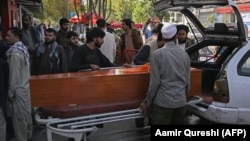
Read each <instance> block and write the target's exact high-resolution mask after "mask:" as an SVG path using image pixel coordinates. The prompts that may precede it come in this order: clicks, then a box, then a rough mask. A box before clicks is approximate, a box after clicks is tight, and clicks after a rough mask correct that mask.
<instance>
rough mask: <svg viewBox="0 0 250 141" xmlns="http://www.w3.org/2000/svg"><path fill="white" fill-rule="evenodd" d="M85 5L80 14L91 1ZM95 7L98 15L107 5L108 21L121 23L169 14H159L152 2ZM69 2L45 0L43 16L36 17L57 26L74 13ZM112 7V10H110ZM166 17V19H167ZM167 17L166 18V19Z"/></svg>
mask: <svg viewBox="0 0 250 141" xmlns="http://www.w3.org/2000/svg"><path fill="white" fill-rule="evenodd" d="M86 1H87V3H85V5H82V6H79V5H78V7H77V10H78V12H79V13H83V12H87V11H88V10H89V9H88V8H89V6H88V5H87V4H90V0H86ZM92 1H93V3H94V4H97V5H95V7H96V9H95V11H96V12H97V13H98V12H99V11H100V7H99V6H98V4H101V5H104V4H106V8H103V7H102V10H103V11H102V12H106V13H105V14H103V13H101V14H103V15H105V16H106V17H105V18H106V19H107V20H108V21H120V20H122V19H124V18H130V19H132V20H133V21H135V22H145V21H146V20H147V19H148V18H149V17H153V16H155V15H157V16H158V17H160V18H161V19H162V18H163V17H165V16H166V15H167V16H168V14H166V13H158V12H157V11H155V10H154V7H153V6H152V0H115V1H114V0H92ZM68 4H69V3H68V1H67V0H43V14H36V15H35V17H37V18H39V19H41V21H43V22H46V21H50V22H51V23H52V24H56V23H57V22H58V20H59V19H60V18H62V17H68V16H69V13H68V12H69V11H74V10H75V9H74V6H72V3H71V4H70V5H68ZM110 7H111V8H110ZM98 8H99V9H98ZM167 16H166V17H167ZM166 17H165V18H166Z"/></svg>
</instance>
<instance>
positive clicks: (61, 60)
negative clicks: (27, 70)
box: [35, 43, 68, 74]
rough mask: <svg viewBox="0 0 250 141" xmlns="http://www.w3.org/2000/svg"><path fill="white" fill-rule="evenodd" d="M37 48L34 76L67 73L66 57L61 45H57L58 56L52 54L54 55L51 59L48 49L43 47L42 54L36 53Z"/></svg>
mask: <svg viewBox="0 0 250 141" xmlns="http://www.w3.org/2000/svg"><path fill="white" fill-rule="evenodd" d="M40 44H42V43H40ZM57 45H58V44H57ZM41 46H42V45H41ZM38 48H39V47H38ZM38 48H37V50H36V53H37V54H36V58H35V66H36V69H37V70H36V73H35V74H55V73H65V72H68V66H67V57H66V54H65V51H64V48H63V47H62V46H61V45H58V46H57V49H56V52H57V54H58V56H56V55H55V53H53V54H54V55H53V56H51V57H50V52H51V50H50V49H48V47H45V52H44V53H43V54H42V53H38V52H39V51H38ZM38 54H39V55H38ZM51 65H52V66H51Z"/></svg>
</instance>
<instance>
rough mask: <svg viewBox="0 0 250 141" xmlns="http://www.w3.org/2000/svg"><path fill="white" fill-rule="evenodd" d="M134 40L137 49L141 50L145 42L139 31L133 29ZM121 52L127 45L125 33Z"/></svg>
mask: <svg viewBox="0 0 250 141" xmlns="http://www.w3.org/2000/svg"><path fill="white" fill-rule="evenodd" d="M131 36H132V39H133V44H134V47H135V49H140V48H141V46H142V45H143V40H142V37H141V34H140V32H139V31H137V30H136V29H132V35H131ZM121 41H122V43H121V50H124V49H125V48H126V43H125V33H123V34H122V35H121Z"/></svg>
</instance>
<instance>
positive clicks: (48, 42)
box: [45, 39, 55, 45]
mask: <svg viewBox="0 0 250 141" xmlns="http://www.w3.org/2000/svg"><path fill="white" fill-rule="evenodd" d="M54 41H55V40H54V39H53V40H46V39H45V45H50V44H52V43H53V42H54Z"/></svg>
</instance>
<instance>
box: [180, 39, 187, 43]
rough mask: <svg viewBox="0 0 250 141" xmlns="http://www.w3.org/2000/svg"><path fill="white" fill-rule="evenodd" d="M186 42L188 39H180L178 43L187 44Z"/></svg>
mask: <svg viewBox="0 0 250 141" xmlns="http://www.w3.org/2000/svg"><path fill="white" fill-rule="evenodd" d="M186 41H187V39H178V42H179V43H180V44H184V43H186Z"/></svg>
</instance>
